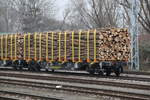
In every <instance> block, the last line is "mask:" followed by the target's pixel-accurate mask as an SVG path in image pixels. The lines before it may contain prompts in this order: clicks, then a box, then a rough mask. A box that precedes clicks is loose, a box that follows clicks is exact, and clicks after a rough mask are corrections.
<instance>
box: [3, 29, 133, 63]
mask: <svg viewBox="0 0 150 100" xmlns="http://www.w3.org/2000/svg"><path fill="white" fill-rule="evenodd" d="M0 48H1V49H0V58H1V60H17V59H24V60H32V59H34V60H36V61H37V60H46V61H59V62H67V61H72V62H83V61H87V62H97V61H129V59H130V36H129V32H128V30H127V29H126V28H105V29H95V30H79V31H65V32H58V31H50V32H43V33H26V34H21V33H20V34H19V33H18V34H4V35H0Z"/></svg>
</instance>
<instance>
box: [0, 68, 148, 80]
mask: <svg viewBox="0 0 150 100" xmlns="http://www.w3.org/2000/svg"><path fill="white" fill-rule="evenodd" d="M9 72H11V73H9ZM19 72H22V73H24V72H25V73H29V74H32V73H33V74H53V75H61V76H65V75H71V76H83V77H95V78H109V79H117V80H134V81H145V82H150V76H149V75H146V77H141V76H139V75H137V76H136V75H122V76H120V77H116V76H113V75H112V76H109V77H107V76H99V75H89V74H88V73H86V72H80V73H79V72H65V71H61V72H60V71H58V72H49V73H48V72H43V71H42V72H31V71H14V70H13V71H12V70H11V71H10V70H2V71H0V75H6V74H7V73H9V74H12V75H15V73H19ZM16 75H17V74H16ZM40 77H41V76H40Z"/></svg>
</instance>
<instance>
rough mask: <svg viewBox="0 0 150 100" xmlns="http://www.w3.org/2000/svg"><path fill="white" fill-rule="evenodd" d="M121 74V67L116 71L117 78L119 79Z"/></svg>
mask: <svg viewBox="0 0 150 100" xmlns="http://www.w3.org/2000/svg"><path fill="white" fill-rule="evenodd" d="M121 72H122V68H121V67H119V68H117V69H116V70H115V74H116V76H117V77H118V76H120V73H121Z"/></svg>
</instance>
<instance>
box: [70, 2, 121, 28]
mask: <svg viewBox="0 0 150 100" xmlns="http://www.w3.org/2000/svg"><path fill="white" fill-rule="evenodd" d="M71 2H72V6H73V8H72V9H73V10H72V14H70V15H71V17H70V18H72V19H75V17H77V19H76V20H75V21H74V22H75V23H80V25H84V27H86V28H97V27H99V28H101V27H107V26H111V27H117V26H118V22H117V19H118V13H117V12H118V11H117V10H118V9H117V6H118V4H117V2H116V0H71ZM71 21H72V20H71ZM81 23H82V24H81Z"/></svg>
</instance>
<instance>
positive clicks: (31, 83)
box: [1, 79, 150, 100]
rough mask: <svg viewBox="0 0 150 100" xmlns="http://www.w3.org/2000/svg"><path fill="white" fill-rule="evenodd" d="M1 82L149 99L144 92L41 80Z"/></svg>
mask: <svg viewBox="0 0 150 100" xmlns="http://www.w3.org/2000/svg"><path fill="white" fill-rule="evenodd" d="M1 83H3V84H13V85H21V86H27V87H28V86H30V87H34V88H45V89H56V90H63V91H69V92H78V93H86V94H93V95H105V96H113V97H118V98H124V99H136V100H149V99H150V95H146V94H137V93H128V92H121V91H113V90H105V89H97V88H89V87H82V86H72V85H62V84H52V83H41V82H33V81H23V80H14V79H11V80H3V81H1ZM57 86H62V87H61V88H56V87H57ZM52 100H53V99H52Z"/></svg>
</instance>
